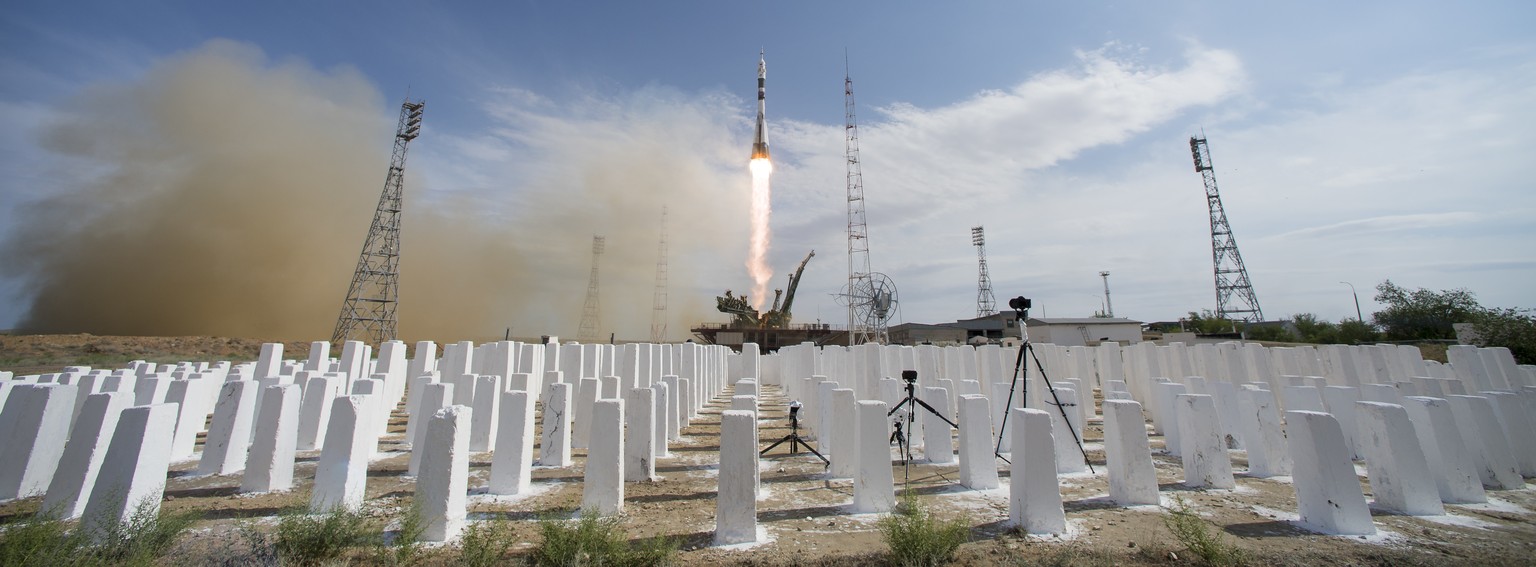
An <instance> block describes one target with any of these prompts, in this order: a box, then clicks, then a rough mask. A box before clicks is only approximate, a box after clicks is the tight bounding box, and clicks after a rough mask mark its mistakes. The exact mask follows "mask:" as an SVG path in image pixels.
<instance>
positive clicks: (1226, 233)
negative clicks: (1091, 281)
mask: <svg viewBox="0 0 1536 567" xmlns="http://www.w3.org/2000/svg"><path fill="white" fill-rule="evenodd" d="M1189 151H1190V153H1191V154H1193V155H1194V158H1195V171H1196V172H1198V173H1200V176H1201V177H1202V178H1204V180H1205V202H1206V204H1207V205H1208V206H1209V207H1210V209H1211V263H1212V264H1213V265H1214V266H1215V270H1216V317H1218V318H1221V319H1228V320H1232V321H1253V322H1256V321H1263V320H1264V312H1263V311H1261V310H1260V309H1259V299H1258V297H1256V296H1254V294H1253V284H1252V283H1251V282H1249V281H1248V268H1246V267H1244V266H1243V255H1242V254H1241V253H1239V252H1238V251H1237V239H1236V238H1234V237H1233V236H1232V225H1230V224H1227V213H1226V211H1224V210H1222V208H1221V194H1220V193H1217V192H1216V172H1215V171H1214V170H1213V169H1212V168H1211V149H1210V147H1208V146H1207V145H1206V143H1205V137H1204V135H1203V134H1202V135H1201V137H1198V138H1196V137H1190V139H1189ZM1106 282H1107V280H1106Z"/></svg>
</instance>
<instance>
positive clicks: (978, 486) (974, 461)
mask: <svg viewBox="0 0 1536 567" xmlns="http://www.w3.org/2000/svg"><path fill="white" fill-rule="evenodd" d="M945 430H946V431H947V430H948V427H945ZM992 451H993V445H992V415H991V408H990V407H989V404H988V403H987V398H986V397H984V396H980V395H969V396H960V485H961V486H964V487H966V488H970V489H972V490H990V489H993V488H997V487H998V479H997V465H996V464H995V461H994V457H993V455H992ZM887 461H889V459H887ZM887 465H889V463H887ZM886 468H890V467H889V466H887V467H886Z"/></svg>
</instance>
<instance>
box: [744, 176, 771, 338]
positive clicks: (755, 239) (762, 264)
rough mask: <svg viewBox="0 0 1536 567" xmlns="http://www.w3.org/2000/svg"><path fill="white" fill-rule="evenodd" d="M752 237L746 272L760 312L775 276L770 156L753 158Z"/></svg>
mask: <svg viewBox="0 0 1536 567" xmlns="http://www.w3.org/2000/svg"><path fill="white" fill-rule="evenodd" d="M748 167H749V168H750V169H751V170H752V241H751V247H750V249H749V251H748V252H747V273H748V274H751V276H752V308H753V309H756V310H758V311H759V312H761V311H762V310H763V302H764V301H765V300H766V299H767V298H768V281H769V280H771V279H773V269H772V268H769V267H768V244H769V241H771V240H772V239H773V233H772V232H771V231H770V230H769V227H768V220H769V217H771V216H772V215H773V206H772V204H771V199H770V198H769V197H770V195H771V194H772V193H773V191H772V186H771V185H770V184H769V182H768V178H770V177H772V176H773V163H772V162H770V161H768V159H767V158H758V159H754V160H752V163H751V164H750V165H749V166H748Z"/></svg>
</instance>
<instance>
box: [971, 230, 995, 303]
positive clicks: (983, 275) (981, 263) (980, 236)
mask: <svg viewBox="0 0 1536 567" xmlns="http://www.w3.org/2000/svg"><path fill="white" fill-rule="evenodd" d="M971 245H972V246H975V247H976V265H977V271H978V275H977V276H976V317H978V318H980V317H986V316H988V315H991V314H993V313H997V298H996V297H994V296H993V295H992V276H990V275H987V237H986V235H985V234H984V233H983V231H982V228H981V227H979V226H973V227H971Z"/></svg>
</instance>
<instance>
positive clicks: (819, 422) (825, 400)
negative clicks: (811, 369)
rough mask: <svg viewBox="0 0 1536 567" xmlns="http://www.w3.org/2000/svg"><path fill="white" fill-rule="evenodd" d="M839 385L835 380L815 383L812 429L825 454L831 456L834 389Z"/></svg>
mask: <svg viewBox="0 0 1536 567" xmlns="http://www.w3.org/2000/svg"><path fill="white" fill-rule="evenodd" d="M837 387H838V385H837V382H836V381H834V380H822V381H820V382H817V383H816V385H815V388H816V391H815V394H814V395H815V398H816V404H815V410H816V413H814V414H812V416H813V419H812V420H811V422H810V425H811V430H812V431H814V432H815V435H816V442H817V444H818V445H820V447H821V452H822V454H823V455H827V458H829V459H830V458H831V455H832V441H833V439H832V430H833V425H832V390H836V389H837Z"/></svg>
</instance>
